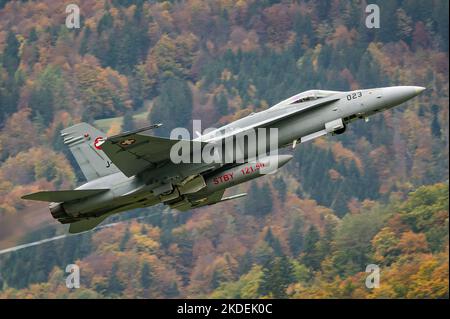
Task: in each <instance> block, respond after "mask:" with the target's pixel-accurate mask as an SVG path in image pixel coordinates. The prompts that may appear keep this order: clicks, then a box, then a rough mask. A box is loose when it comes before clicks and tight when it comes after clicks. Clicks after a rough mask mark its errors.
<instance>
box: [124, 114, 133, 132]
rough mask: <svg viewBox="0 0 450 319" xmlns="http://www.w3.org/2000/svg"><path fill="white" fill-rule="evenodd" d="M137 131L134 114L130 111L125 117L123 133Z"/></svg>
mask: <svg viewBox="0 0 450 319" xmlns="http://www.w3.org/2000/svg"><path fill="white" fill-rule="evenodd" d="M134 129H135V125H134V119H133V114H132V113H131V112H130V111H128V112H126V113H125V115H124V116H123V122H122V132H130V131H133V130H134Z"/></svg>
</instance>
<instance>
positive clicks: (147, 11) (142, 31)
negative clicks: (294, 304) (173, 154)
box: [0, 0, 449, 298]
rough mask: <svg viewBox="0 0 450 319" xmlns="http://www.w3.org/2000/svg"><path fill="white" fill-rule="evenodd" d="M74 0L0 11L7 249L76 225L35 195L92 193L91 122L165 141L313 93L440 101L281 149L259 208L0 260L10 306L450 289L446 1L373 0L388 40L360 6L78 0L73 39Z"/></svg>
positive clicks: (0, 242)
mask: <svg viewBox="0 0 450 319" xmlns="http://www.w3.org/2000/svg"><path fill="white" fill-rule="evenodd" d="M72 2H73V1H58V2H54V1H51V0H44V1H0V249H2V248H7V247H10V246H14V245H16V244H19V243H26V242H30V241H33V240H38V239H43V238H48V237H51V236H54V235H58V234H62V233H65V232H66V227H65V226H62V225H59V224H58V223H57V222H55V221H54V220H53V219H52V217H51V216H50V213H49V212H48V208H47V206H46V204H45V203H43V204H40V203H35V202H34V203H33V202H28V201H23V200H21V199H20V196H22V195H24V194H26V193H31V192H34V191H38V190H44V189H70V188H72V187H75V186H77V185H79V184H80V183H82V182H83V176H82V175H81V172H80V170H79V168H78V167H77V164H76V163H75V161H74V159H73V157H72V155H71V154H70V153H69V151H68V149H67V147H65V146H64V144H63V143H62V139H61V138H60V133H59V132H60V130H61V129H63V128H65V127H68V126H70V125H73V124H75V123H78V122H80V121H86V122H90V123H93V124H94V125H96V126H97V127H98V128H100V129H102V130H104V131H105V132H107V133H108V134H116V133H118V132H120V131H123V130H130V129H133V128H136V127H141V126H144V125H147V124H148V123H149V122H151V123H157V122H162V123H164V126H163V127H162V128H160V129H157V130H155V134H158V135H161V136H167V135H168V134H169V132H170V129H172V128H174V127H178V126H182V127H187V128H190V127H191V121H192V120H194V119H201V120H202V126H203V129H205V128H207V127H210V126H213V127H218V126H220V125H222V124H225V123H228V122H230V121H233V120H236V119H238V118H241V117H243V116H245V115H247V114H249V113H251V112H254V111H259V110H263V109H266V108H268V107H270V106H271V105H273V104H275V103H277V102H278V101H280V100H282V99H285V98H287V97H289V96H291V95H293V94H295V93H299V92H301V91H304V90H308V89H326V90H353V89H358V88H370V87H381V86H389V85H420V86H424V87H426V88H427V90H426V91H425V92H424V93H423V94H422V95H420V96H419V97H417V98H415V99H413V100H411V101H410V102H408V103H405V104H404V105H403V106H400V107H397V108H395V109H392V110H389V111H386V112H384V113H382V114H378V115H376V116H373V117H371V118H370V121H369V122H368V123H365V122H363V121H360V122H355V123H353V124H351V125H350V126H349V129H348V130H347V132H346V133H345V134H343V135H339V136H328V137H323V138H320V139H317V140H315V141H314V142H311V143H308V144H302V145H299V146H298V147H297V148H296V149H295V150H286V151H285V152H286V153H290V154H293V155H294V160H292V161H291V162H290V163H289V164H287V165H286V166H284V167H283V168H282V169H281V170H280V172H279V173H278V174H277V175H270V176H266V177H263V178H260V179H258V180H257V181H256V182H251V183H248V184H244V185H240V186H238V187H236V188H237V189H236V192H238V191H247V192H248V193H249V195H248V197H247V198H245V199H239V200H236V201H233V202H227V203H226V204H218V205H215V206H211V207H207V208H201V209H197V210H194V211H190V212H186V213H176V212H174V211H170V210H169V209H167V208H166V207H164V206H156V207H152V208H149V209H141V210H136V211H133V212H128V213H124V214H122V215H120V216H115V217H111V218H109V219H108V220H107V221H106V223H108V222H111V221H122V222H121V223H119V224H117V225H116V226H114V227H111V228H104V229H101V230H98V231H92V232H90V233H87V234H82V235H78V236H72V237H68V238H65V239H62V240H60V241H54V242H50V243H46V244H43V245H40V246H36V247H33V248H28V249H24V250H20V251H18V252H14V253H9V254H4V255H0V297H2V298H12V297H27V298H37V297H42V298H52V297H68V298H91V297H94V298H95V297H108V298H110V297H111V298H117V297H146V298H173V297H183V298H185V297H186V298H188V297H207V298H220V297H224V298H257V297H277V298H288V297H289V298H336V297H337V298H448V297H449V293H448V287H449V282H448V261H449V245H448V242H449V238H448V226H449V225H448V211H449V209H448V164H449V163H448V159H449V125H448V115H449V114H448V110H449V107H448V103H449V82H448V80H449V79H448V58H449V56H448V34H449V30H448V22H449V18H448V11H449V8H448V6H449V2H448V1H447V0H431V1H421V0H386V1H373V2H375V3H378V4H379V6H380V10H381V27H380V28H379V29H368V28H367V27H366V24H365V18H366V13H365V8H366V5H367V3H366V2H365V1H360V0H332V1H325V0H320V1H306V0H299V1H292V2H291V1H270V0H263V1H256V0H239V1H234V0H212V1H199V0H188V1H143V0H134V1H133V0H107V1H95V0H83V1H81V0H80V1H78V2H77V3H78V5H79V7H80V12H81V28H79V29H68V28H67V27H66V26H65V20H66V13H65V8H66V5H67V4H69V3H72ZM371 2H372V1H371ZM232 192H233V190H231V191H230V193H232ZM135 217H143V218H141V219H138V220H136V219H132V218H135ZM70 263H76V264H78V265H79V266H80V269H81V288H79V289H74V290H69V289H68V288H66V286H65V277H66V275H67V274H65V273H64V270H65V266H66V265H67V264H70ZM368 264H377V265H378V266H379V267H380V269H381V280H380V288H376V289H368V288H366V286H365V284H364V282H365V278H366V276H367V273H365V270H366V266H367V265H368Z"/></svg>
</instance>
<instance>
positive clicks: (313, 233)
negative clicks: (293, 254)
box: [302, 225, 320, 270]
mask: <svg viewBox="0 0 450 319" xmlns="http://www.w3.org/2000/svg"><path fill="white" fill-rule="evenodd" d="M319 240H320V234H319V231H318V230H317V228H316V227H315V226H314V225H311V226H310V227H309V229H308V232H307V233H306V234H305V239H304V250H303V251H304V255H303V257H302V262H303V264H305V266H307V267H309V268H312V269H313V270H317V269H319V267H320V260H319V256H318V254H317V246H316V245H317V243H318V242H319Z"/></svg>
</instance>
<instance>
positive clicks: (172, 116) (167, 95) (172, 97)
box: [149, 78, 193, 136]
mask: <svg viewBox="0 0 450 319" xmlns="http://www.w3.org/2000/svg"><path fill="white" fill-rule="evenodd" d="M192 103H193V102H192V93H191V89H190V88H189V86H188V84H187V82H185V81H183V80H180V79H175V78H171V79H169V80H167V81H166V82H165V83H164V84H163V85H162V86H161V93H160V95H159V96H158V98H157V99H156V101H155V104H154V106H153V108H152V110H151V112H150V114H149V116H150V120H151V122H153V123H163V124H164V126H163V127H161V128H160V129H158V132H160V133H161V134H164V135H166V136H168V135H170V132H171V130H172V129H174V128H176V127H183V128H187V127H188V124H189V122H190V120H191V117H192Z"/></svg>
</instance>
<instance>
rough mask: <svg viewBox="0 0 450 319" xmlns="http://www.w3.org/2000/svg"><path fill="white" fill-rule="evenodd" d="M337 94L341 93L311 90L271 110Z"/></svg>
mask: <svg viewBox="0 0 450 319" xmlns="http://www.w3.org/2000/svg"><path fill="white" fill-rule="evenodd" d="M336 93H340V92H339V91H325V90H309V91H305V92H302V93H299V94H296V95H294V96H291V97H290V98H288V99H286V100H284V101H281V102H280V103H278V104H276V105H274V106H272V107H271V108H272V109H274V108H279V107H283V106H288V105H291V104H296V103H304V102H309V101H313V100H317V99H322V98H325V97H329V96H331V95H334V94H336Z"/></svg>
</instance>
